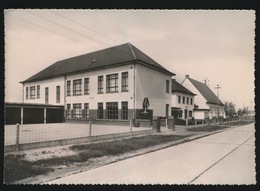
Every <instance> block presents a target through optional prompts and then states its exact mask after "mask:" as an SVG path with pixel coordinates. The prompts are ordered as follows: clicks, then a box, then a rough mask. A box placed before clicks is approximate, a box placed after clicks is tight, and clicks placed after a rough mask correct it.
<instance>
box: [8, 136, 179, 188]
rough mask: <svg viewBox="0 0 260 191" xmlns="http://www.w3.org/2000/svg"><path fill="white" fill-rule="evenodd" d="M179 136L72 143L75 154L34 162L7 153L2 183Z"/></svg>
mask: <svg viewBox="0 0 260 191" xmlns="http://www.w3.org/2000/svg"><path fill="white" fill-rule="evenodd" d="M183 138H184V136H176V135H148V136H142V137H133V138H128V139H122V140H114V141H109V142H100V143H91V144H80V145H73V146H71V147H70V149H71V150H74V151H77V154H76V155H73V156H66V157H56V158H49V159H42V160H38V161H34V162H29V161H26V160H24V156H25V155H13V154H9V155H6V156H5V157H4V161H5V167H4V182H5V183H6V184H11V183H14V182H15V181H18V180H22V179H24V178H27V177H33V176H36V175H41V174H42V175H43V174H46V173H48V172H50V171H53V170H54V167H55V166H59V165H68V164H72V163H75V162H77V163H80V162H86V161H88V160H89V159H91V158H97V157H103V156H115V155H120V154H124V153H127V152H130V151H134V150H139V149H142V148H147V147H152V146H155V145H159V144H163V143H167V142H171V141H176V140H180V139H183Z"/></svg>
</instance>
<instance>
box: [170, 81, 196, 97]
mask: <svg viewBox="0 0 260 191" xmlns="http://www.w3.org/2000/svg"><path fill="white" fill-rule="evenodd" d="M174 92H181V93H185V94H190V95H196V94H194V93H192V92H191V91H190V90H188V89H187V88H185V87H184V86H182V85H181V84H180V83H178V82H177V81H176V80H175V79H172V93H174Z"/></svg>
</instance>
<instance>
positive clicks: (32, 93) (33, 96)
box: [30, 86, 35, 99]
mask: <svg viewBox="0 0 260 191" xmlns="http://www.w3.org/2000/svg"><path fill="white" fill-rule="evenodd" d="M30 99H35V86H31V87H30Z"/></svg>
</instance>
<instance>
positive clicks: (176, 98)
mask: <svg viewBox="0 0 260 191" xmlns="http://www.w3.org/2000/svg"><path fill="white" fill-rule="evenodd" d="M195 95H196V94H194V93H192V92H191V91H190V90H188V89H187V88H185V87H184V86H182V85H181V84H180V83H178V82H177V81H176V80H175V79H172V113H171V114H172V116H174V117H175V119H184V120H185V119H192V117H193V116H194V112H193V110H194V96H195Z"/></svg>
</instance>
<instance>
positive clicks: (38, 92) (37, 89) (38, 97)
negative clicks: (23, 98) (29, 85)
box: [36, 85, 41, 99]
mask: <svg viewBox="0 0 260 191" xmlns="http://www.w3.org/2000/svg"><path fill="white" fill-rule="evenodd" d="M40 90H41V87H40V85H37V87H36V95H37V99H40Z"/></svg>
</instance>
